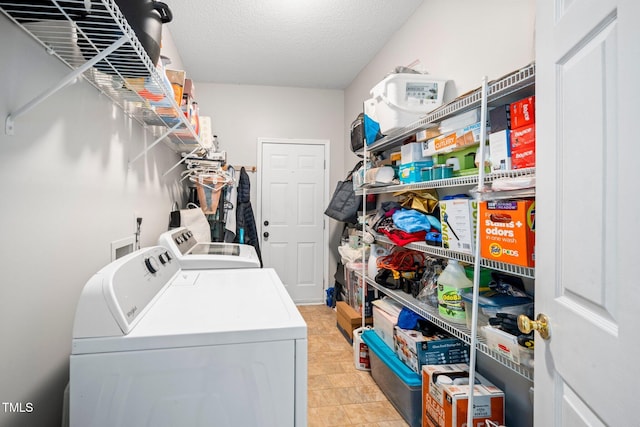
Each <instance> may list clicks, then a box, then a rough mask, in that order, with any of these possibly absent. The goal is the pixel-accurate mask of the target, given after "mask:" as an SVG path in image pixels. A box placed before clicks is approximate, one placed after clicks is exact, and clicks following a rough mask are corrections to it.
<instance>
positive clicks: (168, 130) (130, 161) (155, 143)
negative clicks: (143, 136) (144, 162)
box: [129, 122, 182, 164]
mask: <svg viewBox="0 0 640 427" xmlns="http://www.w3.org/2000/svg"><path fill="white" fill-rule="evenodd" d="M181 124H182V123H181V122H178V123H176V124H175V126H173V127H172V128H169V129H167V130H166V131H165V133H163V134H162V135H160V136H159V137H158V138H157V139H156V140H155V141H153V144H151V145H150V146H148V147H147V148H145V149H144V150H142V152H141V153H140V154H138V155H137V156H135V157H134V158H133V159H131V160H129V164H131V163H133V162H135V161H136V160H138V159H139V158H140V157H142V156H144V155H145V154H147V152H148V151H149V150H151V149H152V148H153V147H155V146H156V145H157V144H159V143H160V142H162V140H163V139H165V138H166V137H167V136H169V135H170V134H171V132H173V131H174V130H176V129H178V128H179V127H180V125H181Z"/></svg>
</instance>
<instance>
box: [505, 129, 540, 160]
mask: <svg viewBox="0 0 640 427" xmlns="http://www.w3.org/2000/svg"><path fill="white" fill-rule="evenodd" d="M535 126H536V125H535V123H534V124H530V125H526V126H524V127H521V128H518V129H513V130H512V131H511V136H510V140H511V167H512V168H513V169H524V168H531V167H534V166H535V165H536V127H535Z"/></svg>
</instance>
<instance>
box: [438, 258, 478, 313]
mask: <svg viewBox="0 0 640 427" xmlns="http://www.w3.org/2000/svg"><path fill="white" fill-rule="evenodd" d="M472 289H473V282H472V281H471V280H469V279H468V278H467V275H466V274H465V272H464V268H462V266H461V265H460V264H459V263H458V261H457V260H455V259H450V260H449V262H448V264H447V267H446V268H445V269H444V270H442V274H440V276H438V312H439V313H440V316H442V317H443V318H444V319H446V320H448V321H450V322H454V323H466V321H467V315H466V313H465V310H464V303H463V301H462V294H463V293H465V292H471V290H472Z"/></svg>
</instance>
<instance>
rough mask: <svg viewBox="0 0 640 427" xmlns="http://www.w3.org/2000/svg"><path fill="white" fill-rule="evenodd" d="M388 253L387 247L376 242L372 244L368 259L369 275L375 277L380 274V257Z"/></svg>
mask: <svg viewBox="0 0 640 427" xmlns="http://www.w3.org/2000/svg"><path fill="white" fill-rule="evenodd" d="M386 255H389V251H388V250H387V249H386V248H385V247H383V246H380V245H376V244H372V245H371V251H370V252H369V260H368V261H367V276H369V277H370V278H372V279H375V277H376V274H378V266H377V261H378V258H379V257H381V256H386Z"/></svg>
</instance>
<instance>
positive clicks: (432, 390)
mask: <svg viewBox="0 0 640 427" xmlns="http://www.w3.org/2000/svg"><path fill="white" fill-rule="evenodd" d="M468 376H469V366H468V365H466V364H462V363H461V364H454V365H427V366H424V367H423V368H422V425H423V427H429V426H430V427H463V426H466V425H467V406H468V405H467V400H468V395H469V392H470V391H471V390H470V386H469V384H468V381H469V380H468ZM475 377H476V380H477V381H476V384H475V386H474V387H473V393H474V395H473V411H474V412H473V425H474V426H485V425H486V424H485V421H486V420H491V421H493V422H496V423H498V425H503V424H504V392H503V391H502V390H500V389H499V388H498V387H496V386H495V385H493V384H491V383H490V382H489V381H488V380H487V379H486V378H484V377H482V376H481V375H480V374H476V376H475ZM465 379H466V384H465Z"/></svg>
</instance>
